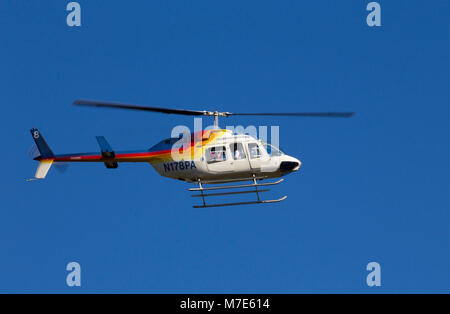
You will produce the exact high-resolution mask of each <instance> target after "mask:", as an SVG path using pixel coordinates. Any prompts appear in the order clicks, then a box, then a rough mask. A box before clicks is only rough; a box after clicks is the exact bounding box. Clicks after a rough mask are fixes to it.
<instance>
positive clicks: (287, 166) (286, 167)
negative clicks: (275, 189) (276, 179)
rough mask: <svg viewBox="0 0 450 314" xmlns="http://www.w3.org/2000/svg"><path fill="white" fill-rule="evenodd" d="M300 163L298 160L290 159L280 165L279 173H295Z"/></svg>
mask: <svg viewBox="0 0 450 314" xmlns="http://www.w3.org/2000/svg"><path fill="white" fill-rule="evenodd" d="M301 164H302V163H301V162H300V160H298V159H295V158H290V159H289V160H286V161H282V162H281V164H280V171H281V172H289V171H297V170H298V169H299V168H300V165H301Z"/></svg>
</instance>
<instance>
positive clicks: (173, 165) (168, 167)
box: [164, 161, 197, 172]
mask: <svg viewBox="0 0 450 314" xmlns="http://www.w3.org/2000/svg"><path fill="white" fill-rule="evenodd" d="M191 169H197V167H196V166H195V162H194V161H179V162H169V163H164V172H171V171H185V170H191Z"/></svg>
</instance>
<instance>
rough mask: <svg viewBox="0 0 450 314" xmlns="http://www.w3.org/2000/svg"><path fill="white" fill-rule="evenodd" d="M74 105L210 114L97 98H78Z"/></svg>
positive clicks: (193, 114) (192, 114)
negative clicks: (98, 99)
mask: <svg viewBox="0 0 450 314" xmlns="http://www.w3.org/2000/svg"><path fill="white" fill-rule="evenodd" d="M72 105H74V106H85V107H104V108H115V109H128V110H140V111H152V112H160V113H167V114H180V115H185V116H205V115H208V112H206V111H195V110H183V109H170V108H158V107H146V106H138V105H130V104H121V103H112V102H103V101H95V100H85V99H78V100H75V101H74V102H73V104H72Z"/></svg>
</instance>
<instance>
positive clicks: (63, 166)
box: [53, 162, 69, 173]
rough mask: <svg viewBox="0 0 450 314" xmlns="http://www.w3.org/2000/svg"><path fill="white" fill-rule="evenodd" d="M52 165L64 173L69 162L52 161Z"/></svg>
mask: <svg viewBox="0 0 450 314" xmlns="http://www.w3.org/2000/svg"><path fill="white" fill-rule="evenodd" d="M53 166H54V167H55V169H56V170H57V171H58V172H59V173H65V172H66V171H67V169H68V168H69V164H68V163H66V162H54V163H53Z"/></svg>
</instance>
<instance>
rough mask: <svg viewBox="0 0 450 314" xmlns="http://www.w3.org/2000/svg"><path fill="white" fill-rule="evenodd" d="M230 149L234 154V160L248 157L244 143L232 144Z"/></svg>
mask: <svg viewBox="0 0 450 314" xmlns="http://www.w3.org/2000/svg"><path fill="white" fill-rule="evenodd" d="M230 149H231V155H232V156H233V159H234V160H241V159H245V158H246V156H245V151H244V146H242V143H234V144H230Z"/></svg>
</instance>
